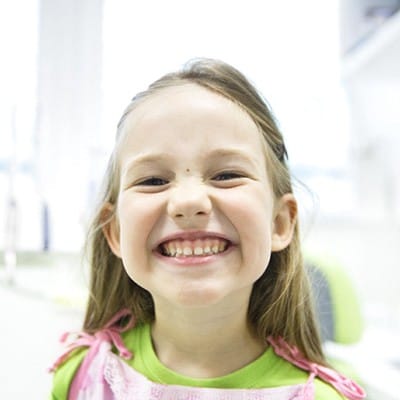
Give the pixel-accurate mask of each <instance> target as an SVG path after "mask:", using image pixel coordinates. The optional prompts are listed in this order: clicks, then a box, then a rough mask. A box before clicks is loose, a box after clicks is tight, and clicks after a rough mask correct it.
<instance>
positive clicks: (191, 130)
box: [121, 83, 264, 159]
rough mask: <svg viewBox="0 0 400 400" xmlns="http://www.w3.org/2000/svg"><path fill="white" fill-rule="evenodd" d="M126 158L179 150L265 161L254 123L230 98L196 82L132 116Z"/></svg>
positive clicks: (159, 96)
mask: <svg viewBox="0 0 400 400" xmlns="http://www.w3.org/2000/svg"><path fill="white" fill-rule="evenodd" d="M122 137H123V142H124V144H123V146H121V156H122V157H124V156H125V155H127V154H128V153H130V154H132V153H135V152H136V153H147V152H151V151H156V150H159V151H163V149H164V150H166V149H169V150H171V149H173V148H175V149H176V151H177V152H178V151H179V150H181V151H188V150H190V148H195V149H197V150H198V151H201V152H207V151H208V150H210V151H213V150H215V149H217V148H229V147H233V148H240V149H241V150H243V151H244V152H248V153H249V154H251V155H252V156H254V157H256V158H257V157H262V158H263V159H264V152H263V145H262V140H263V139H262V135H261V134H260V132H259V129H258V127H257V126H256V124H255V123H254V121H253V119H252V118H251V117H250V116H249V115H248V114H247V113H246V112H245V111H244V110H243V109H242V108H241V107H240V106H239V105H237V104H235V103H234V102H233V101H231V100H229V99H227V98H226V97H224V96H222V95H220V94H218V93H215V92H213V91H211V90H209V89H206V88H204V87H202V86H199V85H197V84H194V83H185V84H181V85H178V86H172V87H167V88H163V89H159V90H158V91H157V92H155V93H153V94H151V95H150V96H149V97H147V98H145V99H143V100H141V101H140V103H139V104H137V105H136V106H135V107H134V109H133V110H132V111H131V112H130V114H129V115H128V116H127V118H126V120H125V123H124V126H123V131H122Z"/></svg>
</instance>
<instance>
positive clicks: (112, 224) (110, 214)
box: [101, 203, 121, 258]
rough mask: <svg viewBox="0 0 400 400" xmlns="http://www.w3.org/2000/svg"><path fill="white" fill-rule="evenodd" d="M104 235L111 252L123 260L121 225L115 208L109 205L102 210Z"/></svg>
mask: <svg viewBox="0 0 400 400" xmlns="http://www.w3.org/2000/svg"><path fill="white" fill-rule="evenodd" d="M101 214H102V218H101V220H102V223H103V227H102V230H103V235H104V236H105V238H106V240H107V243H108V245H109V246H110V249H111V251H112V252H113V253H114V254H115V255H116V256H117V257H119V258H121V250H120V240H119V224H118V221H117V216H116V213H115V206H114V205H113V204H110V203H107V204H106V205H105V206H104V207H103V210H102V213H101Z"/></svg>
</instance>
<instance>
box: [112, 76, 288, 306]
mask: <svg viewBox="0 0 400 400" xmlns="http://www.w3.org/2000/svg"><path fill="white" fill-rule="evenodd" d="M124 135H125V138H124V139H123V141H124V142H123V145H122V148H121V153H120V159H119V161H120V168H121V181H120V192H119V200H118V203H117V205H116V219H115V221H114V222H113V223H112V224H110V225H109V226H108V228H106V229H105V234H106V236H107V239H108V242H109V244H110V247H111V248H112V250H113V252H114V253H115V254H116V255H117V256H119V257H121V258H122V260H123V264H124V266H125V269H126V271H127V273H128V274H129V276H130V277H131V279H132V280H134V281H135V282H136V283H137V284H139V285H140V286H142V287H144V288H145V289H147V290H148V291H149V292H150V293H151V294H152V296H153V299H154V302H155V305H156V309H157V305H158V304H161V303H163V304H168V305H175V306H180V307H182V306H183V307H205V306H209V305H216V304H217V303H221V302H225V303H226V304H233V303H235V302H237V301H240V302H242V303H243V301H244V300H246V301H248V299H249V297H250V293H251V290H252V286H253V284H254V282H255V281H256V280H257V279H258V278H259V277H260V276H261V275H262V274H263V272H264V270H265V269H266V266H267V265H268V262H269V259H270V254H271V251H278V250H281V249H283V248H284V247H286V246H287V245H288V243H289V242H290V239H291V234H292V231H293V219H294V217H293V216H294V211H293V210H295V202H294V199H293V198H292V197H291V195H285V196H284V197H283V198H282V199H280V200H279V201H278V202H276V203H275V202H274V197H273V193H272V189H271V185H270V180H269V177H268V173H267V165H266V160H265V156H264V153H263V150H262V148H263V146H262V143H261V141H262V138H261V135H260V133H259V131H258V129H257V127H256V125H255V124H254V122H253V120H252V119H251V118H250V117H249V116H248V115H247V114H246V113H245V112H244V111H243V110H242V109H241V108H240V107H239V106H237V105H236V104H234V103H233V102H231V101H229V100H228V99H226V98H224V97H223V96H220V95H218V94H216V93H213V92H211V91H209V90H207V89H205V88H202V87H200V86H198V85H195V84H184V85H182V86H177V87H170V88H166V89H162V90H161V91H159V92H158V93H156V94H154V95H152V96H151V97H150V98H148V99H146V100H144V101H143V103H141V104H139V105H138V106H137V107H136V108H135V109H134V111H132V112H131V114H130V115H129V116H128V118H127V120H126V122H125V127H124ZM245 304H247V303H245Z"/></svg>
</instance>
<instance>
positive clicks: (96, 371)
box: [51, 310, 365, 400]
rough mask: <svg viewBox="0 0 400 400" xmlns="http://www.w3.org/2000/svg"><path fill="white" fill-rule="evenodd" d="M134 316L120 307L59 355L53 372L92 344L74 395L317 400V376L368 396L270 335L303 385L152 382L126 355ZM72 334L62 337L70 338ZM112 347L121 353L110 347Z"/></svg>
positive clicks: (110, 399) (82, 399)
mask: <svg viewBox="0 0 400 400" xmlns="http://www.w3.org/2000/svg"><path fill="white" fill-rule="evenodd" d="M128 316H130V317H131V319H130V322H129V323H128V325H127V326H125V327H124V328H121V327H120V326H118V325H117V322H118V321H119V320H120V319H121V318H122V317H128ZM134 323H135V321H134V318H132V313H131V312H130V311H129V310H122V311H121V312H119V313H118V314H116V315H115V316H114V318H113V319H112V320H111V321H110V322H109V323H108V324H107V325H106V326H105V328H104V329H102V330H101V331H98V332H96V333H95V334H94V335H89V334H87V333H78V334H77V336H76V337H75V340H73V341H72V342H71V343H69V344H68V345H67V348H66V351H65V352H64V353H63V354H62V355H61V356H60V357H59V358H58V359H57V360H56V362H55V363H54V365H53V367H52V368H51V371H54V370H55V369H56V368H57V367H58V366H59V365H60V364H62V363H63V362H64V361H65V360H66V359H67V358H68V356H69V354H70V353H71V351H72V350H74V349H76V348H78V347H81V346H88V347H89V348H90V349H89V352H88V353H87V355H86V357H85V358H84V360H83V362H82V364H81V366H80V368H79V370H78V372H77V374H76V376H75V378H74V379H73V382H72V385H71V388H70V390H69V399H70V400H89V399H96V400H122V399H129V400H133V399H140V400H145V399H146V400H239V399H240V400H244V399H248V400H262V399H268V400H295V399H297V400H300V399H302V400H313V399H314V384H313V380H314V378H315V377H316V376H318V377H319V378H320V379H322V380H324V381H325V382H328V383H330V384H331V385H332V386H334V387H335V388H336V389H337V390H338V392H340V393H342V394H343V395H344V396H345V397H347V398H348V399H350V400H361V399H363V398H365V392H364V391H363V389H362V388H361V387H360V386H358V385H357V384H356V383H355V382H353V381H351V380H350V379H348V378H346V377H345V376H343V375H341V374H340V373H338V372H336V371H334V370H332V369H329V368H327V367H323V366H320V365H318V364H315V363H312V362H310V361H308V360H307V359H305V358H304V357H303V356H302V355H301V353H300V351H299V350H298V349H297V348H296V347H294V346H290V345H289V344H287V343H286V342H285V341H284V340H283V339H281V338H277V339H274V338H271V337H269V338H268V342H269V343H270V344H271V346H272V347H273V348H274V351H275V353H276V354H277V355H279V356H281V357H282V358H284V359H286V360H287V361H289V362H290V363H292V364H294V365H296V366H297V367H299V368H301V369H303V370H305V371H309V372H310V375H309V378H308V380H307V382H305V383H304V384H298V385H291V386H282V387H276V388H265V389H220V388H197V387H187V386H178V385H164V384H159V383H155V382H152V381H150V380H149V379H147V378H146V377H145V376H143V375H142V374H140V373H139V372H137V371H135V370H134V369H133V368H131V367H130V366H129V365H128V364H127V363H126V362H124V361H123V360H122V358H125V359H129V358H131V357H132V354H131V353H130V352H129V350H128V349H127V348H126V347H125V345H124V343H123V341H122V338H121V335H120V334H121V332H123V331H126V330H128V329H131V328H132V327H133V326H134ZM67 337H68V334H64V335H63V336H62V338H61V340H62V341H63V342H65V341H66V339H67ZM112 346H115V348H116V349H117V351H118V355H117V354H115V353H113V352H112Z"/></svg>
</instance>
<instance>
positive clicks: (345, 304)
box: [306, 258, 364, 384]
mask: <svg viewBox="0 0 400 400" xmlns="http://www.w3.org/2000/svg"><path fill="white" fill-rule="evenodd" d="M306 265H307V269H308V271H309V276H310V281H311V286H312V291H313V295H314V302H315V308H316V312H317V317H318V320H319V324H320V330H321V337H322V340H323V342H327V341H331V342H334V343H338V344H341V345H350V344H355V343H357V342H358V341H359V340H360V339H361V336H362V333H363V330H364V323H363V317H362V312H361V307H360V303H359V301H358V296H357V293H356V290H355V288H354V285H353V283H352V281H351V279H350V277H349V275H348V274H347V273H346V270H345V269H344V268H343V267H342V266H341V265H340V264H338V263H335V262H332V261H330V262H328V261H326V260H324V259H321V258H319V259H315V258H314V259H313V258H310V259H309V260H308V261H306ZM328 361H329V362H330V363H331V365H332V366H333V367H334V368H336V369H337V370H338V371H340V372H342V373H343V374H345V375H347V376H349V377H350V378H352V379H353V380H355V381H357V382H359V383H360V384H362V382H360V379H359V378H358V376H357V372H356V371H355V370H354V368H352V366H351V365H349V364H348V363H347V362H345V361H343V360H340V359H336V358H332V357H330V358H329V360H328Z"/></svg>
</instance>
